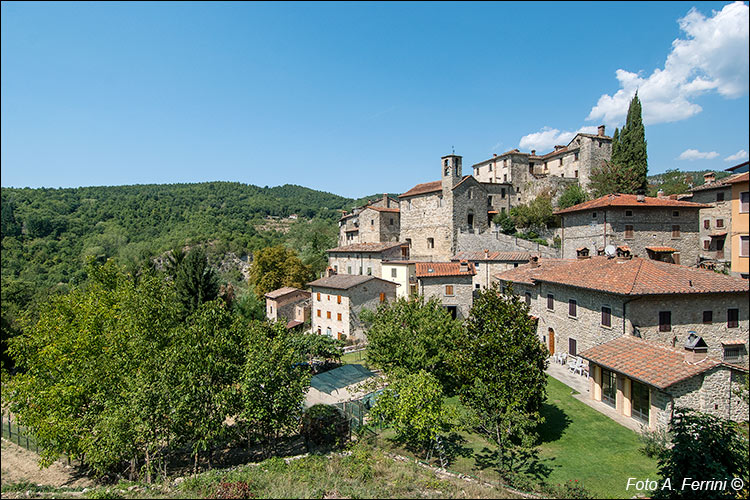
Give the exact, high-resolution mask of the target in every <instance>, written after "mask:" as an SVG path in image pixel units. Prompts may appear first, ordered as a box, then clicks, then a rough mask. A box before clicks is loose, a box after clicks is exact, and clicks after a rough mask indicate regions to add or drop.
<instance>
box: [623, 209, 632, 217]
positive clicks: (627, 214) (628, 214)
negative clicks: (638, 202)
mask: <svg viewBox="0 0 750 500" xmlns="http://www.w3.org/2000/svg"><path fill="white" fill-rule="evenodd" d="M632 216H633V211H632V210H625V217H632Z"/></svg>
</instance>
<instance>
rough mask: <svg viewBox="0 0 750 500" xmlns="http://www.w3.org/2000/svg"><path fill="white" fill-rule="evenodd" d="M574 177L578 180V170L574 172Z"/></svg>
mask: <svg viewBox="0 0 750 500" xmlns="http://www.w3.org/2000/svg"><path fill="white" fill-rule="evenodd" d="M573 177H575V178H576V179H577V178H578V170H574V171H573Z"/></svg>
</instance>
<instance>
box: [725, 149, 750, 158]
mask: <svg viewBox="0 0 750 500" xmlns="http://www.w3.org/2000/svg"><path fill="white" fill-rule="evenodd" d="M747 159H748V154H747V151H745V150H744V149H740V150H739V151H737V152H736V153H735V154H733V155H731V156H727V157H726V158H724V161H742V160H747Z"/></svg>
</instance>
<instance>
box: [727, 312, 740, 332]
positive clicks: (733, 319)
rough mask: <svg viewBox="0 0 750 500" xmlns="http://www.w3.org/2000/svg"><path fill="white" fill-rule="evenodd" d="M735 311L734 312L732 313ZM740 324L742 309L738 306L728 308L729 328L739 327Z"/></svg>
mask: <svg viewBox="0 0 750 500" xmlns="http://www.w3.org/2000/svg"><path fill="white" fill-rule="evenodd" d="M730 313H733V314H730ZM739 326H740V310H739V308H736V307H730V308H728V309H727V328H739Z"/></svg>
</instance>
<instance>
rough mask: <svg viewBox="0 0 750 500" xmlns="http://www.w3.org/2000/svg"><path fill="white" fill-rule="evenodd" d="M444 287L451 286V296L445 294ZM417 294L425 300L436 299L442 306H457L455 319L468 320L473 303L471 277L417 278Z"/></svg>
mask: <svg viewBox="0 0 750 500" xmlns="http://www.w3.org/2000/svg"><path fill="white" fill-rule="evenodd" d="M445 285H453V295H446V294H445ZM419 293H420V294H421V295H423V296H424V297H425V300H429V299H430V298H431V297H437V298H438V299H440V301H441V302H442V304H443V305H444V306H457V314H456V318H457V319H466V318H468V317H469V311H470V310H471V306H472V305H473V303H474V295H473V289H472V277H471V276H435V277H423V278H419Z"/></svg>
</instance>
